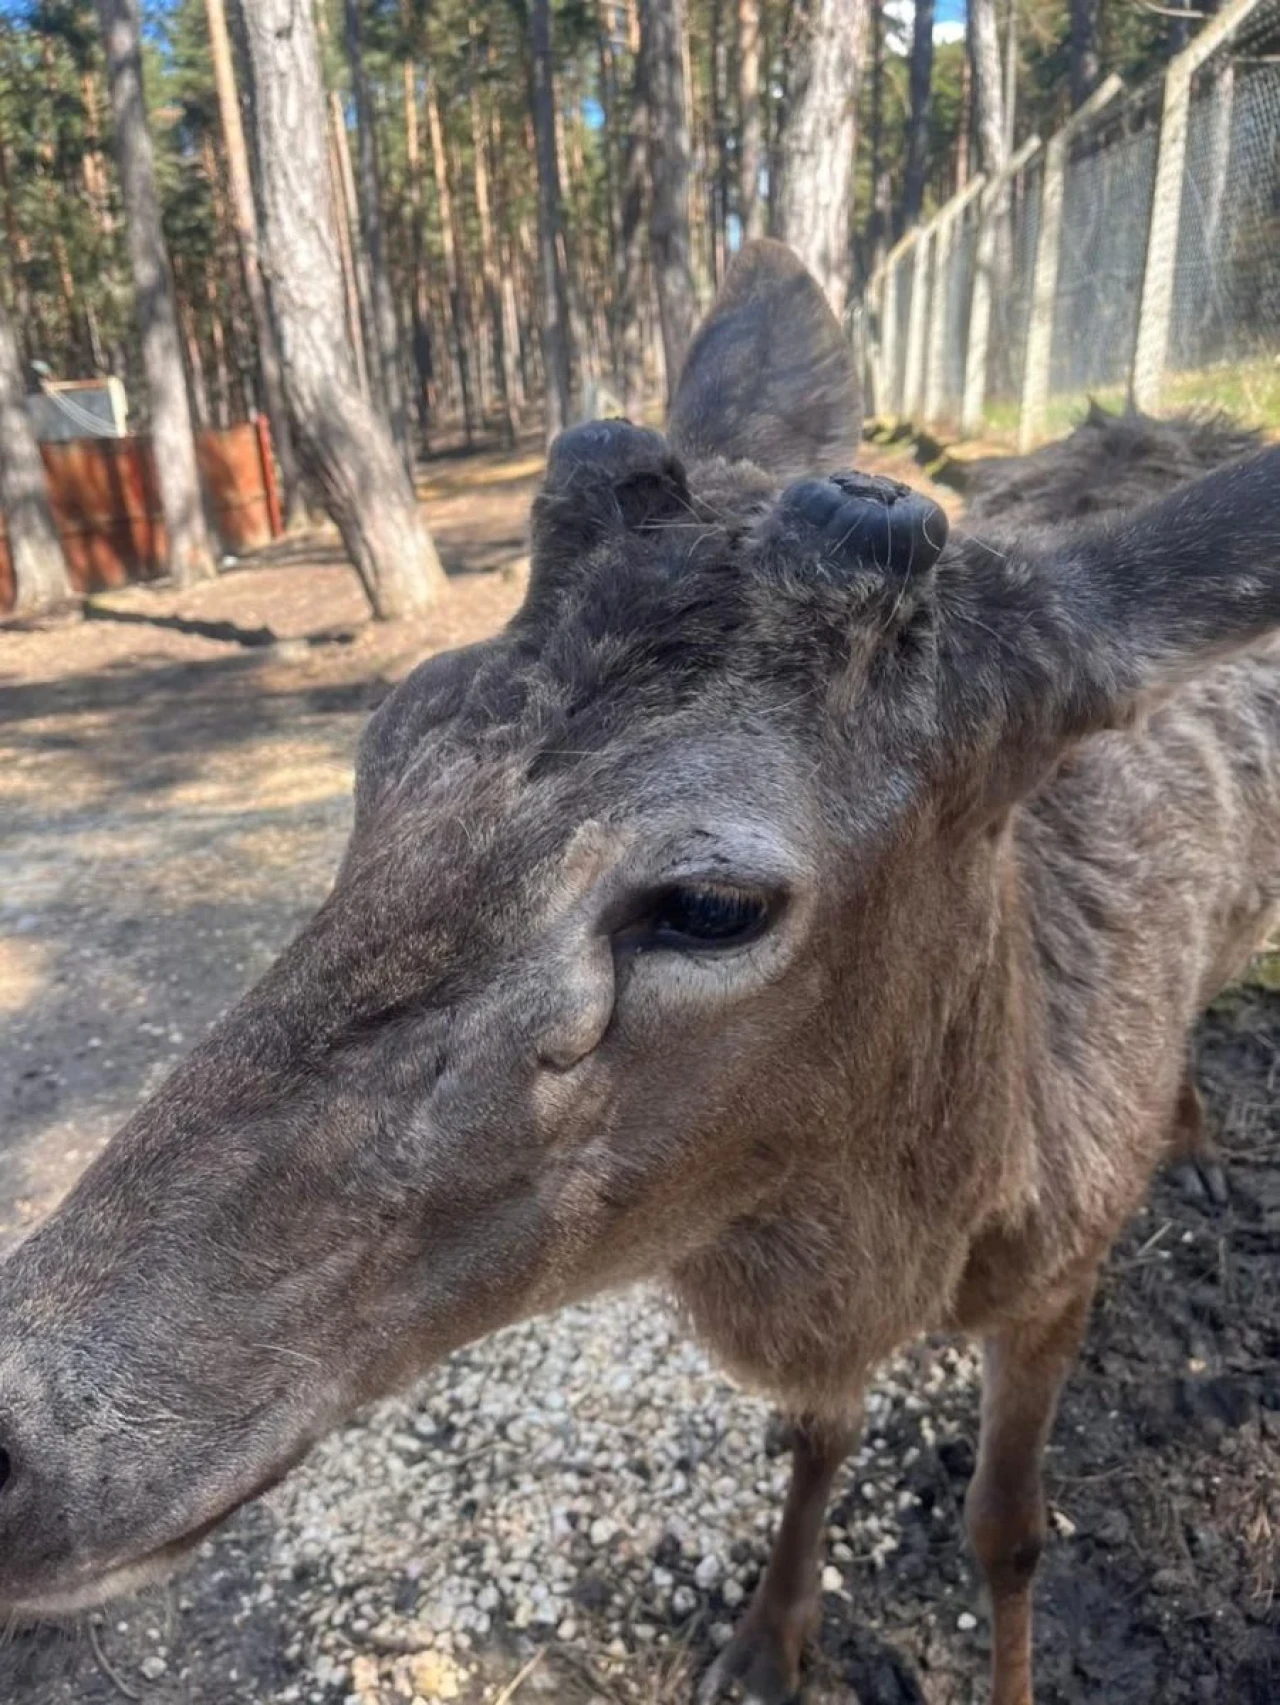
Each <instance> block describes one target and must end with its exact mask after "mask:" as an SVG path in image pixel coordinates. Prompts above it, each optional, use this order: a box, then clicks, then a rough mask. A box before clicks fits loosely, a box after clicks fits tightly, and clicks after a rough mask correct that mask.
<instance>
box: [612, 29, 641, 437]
mask: <svg viewBox="0 0 1280 1705" xmlns="http://www.w3.org/2000/svg"><path fill="white" fill-rule="evenodd" d="M648 191H649V91H648V83H647V79H646V76H645V63H644V55H643V54H641V53H637V54H636V55H635V58H634V65H633V71H632V84H631V101H630V105H629V109H628V116H627V138H626V145H625V148H624V150H623V156H622V226H621V230H620V231H619V235H618V268H617V276H616V282H615V286H614V292H615V299H614V312H615V318H616V320H617V326H618V330H617V335H616V340H615V341H616V342H617V345H618V370H617V373H616V375H615V382H616V384H617V388H618V393H619V397H620V399H621V402H622V406H623V409H624V411H625V412H626V413H627V414H632V415H634V414H637V413H638V412H639V410H640V407H641V404H642V402H643V400H644V357H645V337H644V297H645V283H646V277H647V274H646V271H645V228H646V218H645V216H646V213H647V210H648Z"/></svg>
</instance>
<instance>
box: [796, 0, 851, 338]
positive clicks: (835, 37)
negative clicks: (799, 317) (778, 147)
mask: <svg viewBox="0 0 1280 1705" xmlns="http://www.w3.org/2000/svg"><path fill="white" fill-rule="evenodd" d="M867 5H868V0H813V3H812V5H811V8H810V11H809V16H808V18H807V20H806V21H805V22H804V23H803V24H801V26H800V28H801V30H802V39H801V40H800V41H799V42H797V44H796V47H795V52H794V56H793V59H792V69H791V80H790V87H789V89H788V97H789V99H788V111H787V121H786V128H785V130H784V131H783V136H782V183H781V185H780V191H781V193H780V196H779V204H778V214H779V218H778V227H779V235H780V236H781V237H782V239H783V241H784V242H787V243H790V245H791V247H792V248H793V249H794V250H795V251H796V253H797V254H798V255H799V256H800V258H801V260H803V261H804V263H805V265H806V266H807V267H808V268H809V271H810V272H811V273H812V274H813V276H814V277H815V278H816V279H817V280H818V283H819V284H821V286H822V288H823V290H824V291H825V292H826V294H827V300H828V301H829V302H830V303H831V307H832V310H833V311H834V313H835V314H836V316H837V318H839V317H840V316H842V315H843V313H844V308H845V301H846V298H847V296H848V293H849V225H850V219H849V215H850V207H851V203H852V190H853V149H854V141H855V138H856V131H857V117H858V91H859V88H860V85H861V77H862V44H863V36H864V34H865V31H866V23H867Z"/></svg>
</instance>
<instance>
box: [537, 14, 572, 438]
mask: <svg viewBox="0 0 1280 1705" xmlns="http://www.w3.org/2000/svg"><path fill="white" fill-rule="evenodd" d="M530 31H531V36H532V48H533V56H532V65H531V67H530V83H531V87H530V108H531V111H532V114H533V129H534V146H535V150H536V153H537V163H538V268H539V272H540V274H541V286H542V366H543V373H544V379H545V385H546V431H547V441H548V442H550V441H551V439H552V438H554V437H555V435H556V434H557V433H558V432H561V431H563V430H564V428H565V427H566V426H568V424H569V421H570V419H571V417H572V397H571V386H572V372H573V358H572V352H571V351H570V348H569V297H568V291H567V290H566V288H565V277H564V266H563V261H562V256H563V253H564V248H563V217H562V214H561V207H560V170H559V166H558V164H557V161H556V106H555V89H554V83H553V70H554V60H553V56H552V51H551V5H550V0H532V5H531V7H530Z"/></svg>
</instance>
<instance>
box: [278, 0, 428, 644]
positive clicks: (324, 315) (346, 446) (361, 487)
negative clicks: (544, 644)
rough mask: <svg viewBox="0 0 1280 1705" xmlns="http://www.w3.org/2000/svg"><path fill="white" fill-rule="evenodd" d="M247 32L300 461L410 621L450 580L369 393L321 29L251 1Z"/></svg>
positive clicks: (288, 11)
mask: <svg viewBox="0 0 1280 1705" xmlns="http://www.w3.org/2000/svg"><path fill="white" fill-rule="evenodd" d="M244 18H245V30H246V34H247V37H248V44H249V53H250V58H251V61H252V64H253V80H254V91H255V100H254V115H255V120H256V124H257V132H258V157H259V159H260V161H261V166H262V214H263V239H264V262H265V265H266V269H267V272H268V275H269V277H270V280H271V290H272V297H273V300H274V303H275V308H276V314H277V319H278V323H279V327H280V345H281V355H282V357H283V366H284V381H285V393H286V396H287V398H288V402H289V406H290V409H291V411H292V414H293V418H294V422H295V425H296V428H297V433H298V447H299V450H300V452H301V454H302V457H303V463H304V466H305V467H306V468H307V469H308V471H309V472H310V473H311V474H312V476H313V477H314V479H315V481H316V485H317V487H318V488H319V490H320V492H321V494H322V496H323V499H324V504H325V507H326V509H327V510H328V512H329V514H330V515H331V516H332V517H333V519H334V521H335V522H336V523H337V526H338V529H339V531H340V532H341V534H342V539H343V543H344V544H345V545H346V548H347V552H348V555H349V556H350V558H351V561H352V563H353V564H354V565H355V568H356V570H357V572H358V573H359V575H360V578H361V580H362V581H363V582H364V587H365V591H366V592H367V593H368V596H369V602H370V604H371V605H372V606H373V610H374V614H375V615H377V616H379V617H383V618H390V617H395V616H402V615H406V614H408V613H409V612H410V611H412V610H415V609H418V608H420V607H421V606H422V605H424V604H426V603H428V602H430V601H431V599H433V598H434V597H436V596H437V595H438V594H439V593H440V592H441V591H442V590H443V588H444V585H445V581H444V576H443V572H442V570H441V567H440V561H439V558H438V557H437V556H436V551H435V546H434V545H433V544H432V541H431V536H430V534H429V533H428V531H427V528H426V524H425V522H424V520H423V517H422V515H421V512H420V511H419V509H418V505H417V501H416V499H415V497H414V492H413V487H412V485H411V484H410V481H409V478H408V476H407V474H406V473H405V469H404V463H403V462H402V461H401V459H400V455H399V451H398V450H397V447H396V445H395V442H394V440H393V439H392V437H391V434H390V432H389V431H388V430H387V427H386V425H385V423H384V421H383V420H382V419H381V417H380V416H379V415H378V414H377V413H376V412H375V410H374V409H373V408H372V407H371V406H370V403H369V401H368V399H367V398H366V397H364V396H363V395H362V394H361V391H360V387H359V384H358V382H357V379H356V373H355V367H354V363H353V360H352V354H351V349H350V346H349V344H348V342H347V338H346V319H345V308H344V304H343V293H342V271H341V265H340V261H339V255H338V246H337V238H336V230H337V223H338V220H339V219H340V218H341V217H342V211H341V209H339V208H337V207H335V206H334V205H333V200H332V197H331V195H330V193H329V191H328V188H327V184H328V173H327V163H326V147H327V143H326V126H325V93H324V84H323V80H322V78H321V73H320V58H319V53H318V51H317V44H316V34H315V22H314V18H313V15H312V12H311V9H310V7H309V6H306V5H299V4H298V0H254V3H253V5H251V6H246V8H245V13H244Z"/></svg>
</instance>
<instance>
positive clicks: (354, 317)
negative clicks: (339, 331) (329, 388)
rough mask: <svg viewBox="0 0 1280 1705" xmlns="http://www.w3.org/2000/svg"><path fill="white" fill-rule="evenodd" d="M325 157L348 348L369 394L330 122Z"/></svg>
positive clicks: (346, 206)
mask: <svg viewBox="0 0 1280 1705" xmlns="http://www.w3.org/2000/svg"><path fill="white" fill-rule="evenodd" d="M325 156H326V161H327V164H328V170H329V197H330V206H331V207H332V208H333V210H334V220H335V230H336V234H337V241H338V264H339V267H340V269H341V272H342V297H343V304H344V306H345V308H346V311H347V337H348V340H349V342H350V347H351V358H352V360H353V362H354V363H355V370H356V383H357V384H358V385H359V387H360V391H361V394H362V395H363V396H366V397H368V396H371V392H370V389H369V365H368V362H367V361H366V360H365V351H364V325H363V322H362V319H361V314H360V282H359V280H358V278H357V277H356V257H355V254H354V252H353V251H352V247H351V207H350V203H349V202H348V200H347V189H346V184H345V182H344V181H343V176H342V162H341V160H340V159H339V157H338V138H337V132H336V131H335V129H334V127H333V125H332V124H330V127H329V131H328V135H327V137H326V146H325Z"/></svg>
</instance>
